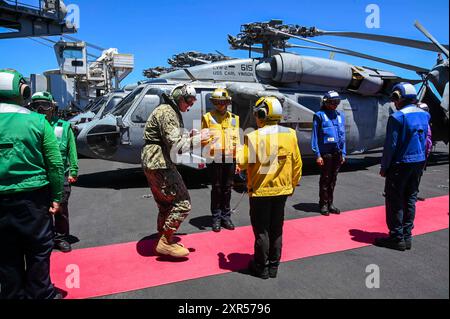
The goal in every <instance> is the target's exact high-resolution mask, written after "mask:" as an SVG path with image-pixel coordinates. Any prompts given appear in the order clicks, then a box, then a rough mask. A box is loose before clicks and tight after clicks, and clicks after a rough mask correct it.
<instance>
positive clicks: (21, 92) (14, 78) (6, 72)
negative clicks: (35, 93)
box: [0, 69, 31, 100]
mask: <svg viewBox="0 0 450 319" xmlns="http://www.w3.org/2000/svg"><path fill="white" fill-rule="evenodd" d="M30 95H31V90H30V87H29V86H28V85H27V83H26V81H25V78H24V77H23V75H22V74H20V73H19V72H17V71H16V70H11V69H3V70H0V99H7V100H15V99H28V98H29V97H30Z"/></svg>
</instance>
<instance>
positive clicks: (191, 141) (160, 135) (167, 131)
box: [141, 104, 200, 170]
mask: <svg viewBox="0 0 450 319" xmlns="http://www.w3.org/2000/svg"><path fill="white" fill-rule="evenodd" d="M144 140H145V146H144V149H143V150H142V157H141V159H142V166H143V167H144V169H146V170H156V169H170V168H174V166H175V164H176V163H174V162H173V160H172V159H171V153H172V157H174V154H175V155H176V154H177V153H178V154H179V153H180V150H183V151H184V152H186V151H189V150H190V149H191V147H192V146H197V145H199V144H200V136H195V137H190V134H189V132H187V131H186V130H184V123H183V118H182V116H181V112H180V111H179V110H178V107H177V106H176V105H175V104H173V105H169V104H161V105H160V106H158V107H157V108H156V109H155V110H154V111H153V112H152V114H150V117H149V119H148V121H147V124H146V126H145V130H144Z"/></svg>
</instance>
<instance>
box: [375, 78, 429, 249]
mask: <svg viewBox="0 0 450 319" xmlns="http://www.w3.org/2000/svg"><path fill="white" fill-rule="evenodd" d="M392 101H393V102H394V103H395V107H396V108H397V110H398V111H397V112H395V113H394V114H392V115H391V116H390V118H389V121H388V125H387V133H386V142H385V145H384V151H383V158H382V161H381V171H380V175H381V176H382V177H385V178H386V188H385V193H386V222H387V226H388V228H389V237H387V238H378V239H376V240H375V245H377V246H380V247H386V248H390V249H395V250H400V251H404V250H409V249H411V247H412V230H413V228H414V218H415V213H416V202H417V194H418V192H419V184H420V179H421V177H422V174H423V169H424V165H425V161H426V144H427V134H428V131H429V122H430V118H431V117H430V114H429V113H428V112H426V111H424V110H423V109H421V108H419V107H418V106H417V91H416V89H415V88H414V86H413V85H411V84H409V83H399V84H397V85H395V86H394V88H393V93H392Z"/></svg>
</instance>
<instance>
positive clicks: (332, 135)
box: [322, 114, 343, 144]
mask: <svg viewBox="0 0 450 319" xmlns="http://www.w3.org/2000/svg"><path fill="white" fill-rule="evenodd" d="M337 120H338V122H339V124H338V125H337V126H336V125H334V124H333V122H332V121H331V120H330V119H329V118H328V116H327V115H326V114H323V115H322V132H323V143H324V144H337V143H339V140H340V136H341V133H340V131H341V130H342V128H341V126H343V123H342V119H341V115H338V116H337Z"/></svg>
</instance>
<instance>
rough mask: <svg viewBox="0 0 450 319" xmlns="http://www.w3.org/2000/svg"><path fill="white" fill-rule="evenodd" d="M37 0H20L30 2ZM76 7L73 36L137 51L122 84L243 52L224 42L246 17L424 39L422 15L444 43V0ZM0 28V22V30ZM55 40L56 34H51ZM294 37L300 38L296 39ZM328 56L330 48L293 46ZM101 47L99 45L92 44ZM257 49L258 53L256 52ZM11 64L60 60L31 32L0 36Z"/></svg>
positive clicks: (380, 49)
mask: <svg viewBox="0 0 450 319" xmlns="http://www.w3.org/2000/svg"><path fill="white" fill-rule="evenodd" d="M36 1H38V0H22V2H26V3H33V2H36ZM65 2H66V4H76V5H78V6H79V8H80V28H79V30H78V33H77V34H74V35H73V36H74V37H76V38H79V39H82V40H84V41H87V42H89V43H93V44H96V45H98V46H100V47H103V48H117V49H119V52H120V53H131V54H134V57H135V70H134V72H133V73H132V74H130V75H129V76H128V77H127V78H126V79H125V80H124V81H123V82H122V84H129V83H133V82H136V81H138V80H142V79H144V77H143V75H142V71H143V70H144V69H146V68H149V67H156V66H168V64H167V59H168V58H169V57H171V56H172V55H174V54H178V53H180V52H185V51H199V52H204V53H215V51H216V50H218V51H220V52H222V53H224V54H225V55H228V56H232V57H237V58H246V57H248V52H246V51H234V50H230V49H229V44H228V42H227V35H228V34H231V35H234V36H235V35H237V34H238V33H239V31H240V27H241V25H242V24H244V23H249V22H257V21H268V20H270V19H281V20H283V22H284V23H285V24H298V25H302V26H307V27H311V26H315V27H317V28H319V29H322V30H329V31H355V32H365V33H373V34H382V35H391V36H397V37H406V38H411V39H417V40H422V41H428V40H427V39H426V38H425V36H424V35H423V34H422V33H421V32H420V31H419V30H417V29H416V28H415V27H414V22H415V20H419V21H420V22H421V23H422V25H424V26H425V27H426V28H427V29H428V31H429V32H430V33H432V34H433V35H434V37H435V38H437V39H438V40H439V41H440V42H441V43H444V44H448V43H449V33H448V29H449V14H448V12H449V2H448V0H428V1H409V0H343V1H332V0H315V1H306V0H283V1H273V0H258V1H256V0H247V1H241V0H227V1H211V0H184V1H183V0H165V1H154V0H152V1H148V0H147V1H144V0H129V1H119V0H95V1H92V0H70V1H69V0H66V1H65ZM372 4H374V5H377V6H378V8H379V10H380V25H379V28H368V27H367V25H366V20H367V18H368V16H369V15H370V14H371V12H366V9H367V7H368V6H369V5H372ZM0 32H1V30H0ZM52 39H53V40H58V39H59V37H53V38H52ZM314 40H317V41H321V42H326V43H328V44H332V45H335V46H338V47H344V48H349V49H352V50H355V51H359V52H364V53H366V54H370V55H375V56H379V57H383V58H387V59H391V60H396V61H400V62H403V63H408V64H413V65H417V66H421V67H424V68H427V69H430V68H432V67H433V66H434V65H435V62H436V57H437V54H436V53H432V52H428V51H422V50H417V49H413V48H404V47H399V46H396V45H389V44H382V43H378V42H371V41H365V40H357V39H348V38H341V37H330V36H322V37H317V38H315V39H314ZM290 42H291V43H295V44H303V43H302V42H301V41H298V40H291V41H290ZM293 51H294V52H296V53H298V54H302V55H309V56H318V57H325V58H328V57H329V54H328V53H326V52H320V51H311V50H304V49H303V50H299V49H297V50H293ZM89 53H92V54H96V55H100V54H101V52H99V51H96V50H90V51H89ZM254 56H255V57H257V56H259V55H258V54H255V55H254ZM335 59H336V60H341V61H346V62H349V63H352V64H355V65H360V66H369V67H375V68H379V69H383V70H387V71H391V72H394V73H395V74H397V75H399V76H403V77H405V78H417V75H416V74H415V73H414V72H411V71H406V70H403V69H399V68H396V67H392V66H389V65H385V64H381V63H376V62H372V61H368V60H364V59H360V58H355V57H349V56H345V55H342V54H336V56H335ZM6 67H7V68H14V69H17V70H19V71H20V72H22V73H23V74H24V75H25V76H29V75H30V74H32V73H37V74H42V73H43V72H44V71H46V70H49V69H55V68H57V62H56V58H55V55H54V52H53V49H52V48H49V47H47V46H44V45H41V44H39V43H36V42H35V41H32V40H30V39H9V40H0V69H1V68H6Z"/></svg>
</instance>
